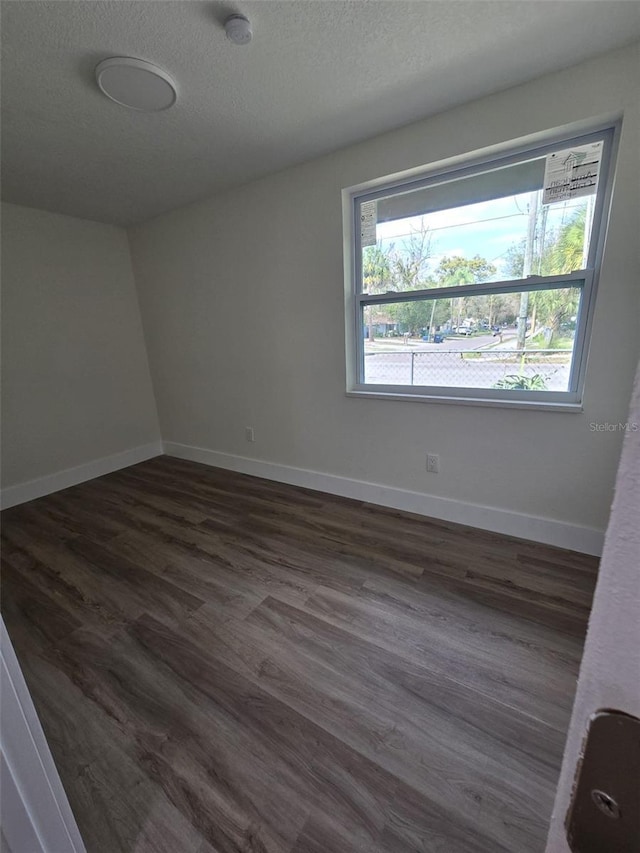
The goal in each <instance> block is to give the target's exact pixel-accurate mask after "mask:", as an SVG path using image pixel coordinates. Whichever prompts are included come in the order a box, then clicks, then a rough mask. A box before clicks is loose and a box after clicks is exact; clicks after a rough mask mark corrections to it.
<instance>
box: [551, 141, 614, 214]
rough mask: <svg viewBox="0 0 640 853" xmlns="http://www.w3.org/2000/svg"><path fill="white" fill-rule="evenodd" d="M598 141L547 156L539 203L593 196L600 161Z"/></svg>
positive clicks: (599, 143)
mask: <svg viewBox="0 0 640 853" xmlns="http://www.w3.org/2000/svg"><path fill="white" fill-rule="evenodd" d="M602 147H603V143H602V142H592V143H591V144H589V145H578V146H576V147H575V148H567V149H566V150H565V151H554V153H553V154H548V155H547V158H546V162H545V167H544V184H543V193H542V203H543V204H551V203H552V202H554V201H564V200H565V199H568V198H580V197H581V196H586V195H595V192H596V190H597V188H598V176H599V174H600V163H601V161H602Z"/></svg>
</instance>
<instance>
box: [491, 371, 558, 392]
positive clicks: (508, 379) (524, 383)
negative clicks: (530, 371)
mask: <svg viewBox="0 0 640 853" xmlns="http://www.w3.org/2000/svg"><path fill="white" fill-rule="evenodd" d="M493 387H494V388H509V389H511V390H514V391H546V390H547V383H546V382H545V381H544V376H542V375H541V374H540V373H535V374H534V375H533V376H519V375H517V374H512V375H511V376H505V377H504V379H500V380H499V381H498V382H496V384H495V385H494V386H493Z"/></svg>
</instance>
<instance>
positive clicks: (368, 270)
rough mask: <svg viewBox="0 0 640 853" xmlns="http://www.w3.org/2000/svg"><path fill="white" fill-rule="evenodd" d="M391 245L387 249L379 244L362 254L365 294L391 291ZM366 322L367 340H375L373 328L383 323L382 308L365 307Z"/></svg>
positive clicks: (368, 247) (367, 248)
mask: <svg viewBox="0 0 640 853" xmlns="http://www.w3.org/2000/svg"><path fill="white" fill-rule="evenodd" d="M392 251H393V244H391V246H390V247H389V248H387V249H383V248H382V244H381V243H377V244H376V245H375V246H367V247H366V248H365V249H364V250H363V252H362V286H363V289H364V291H365V292H366V293H386V292H387V291H388V290H391V289H392V283H393V276H392V273H391V260H390V254H391V252H392ZM365 314H366V316H365V319H366V322H367V326H368V338H369V340H370V341H374V340H375V326H376V324H377V323H381V322H383V317H384V316H385V313H384V306H383V305H369V306H367V309H366V312H365Z"/></svg>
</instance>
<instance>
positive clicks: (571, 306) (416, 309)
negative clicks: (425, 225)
mask: <svg viewBox="0 0 640 853" xmlns="http://www.w3.org/2000/svg"><path fill="white" fill-rule="evenodd" d="M580 298H581V288H579V287H571V288H558V289H554V290H551V289H550V290H545V291H537V292H534V291H529V292H527V291H525V292H523V293H507V294H504V293H503V294H483V295H479V296H469V297H464V298H453V299H428V300H427V299H423V300H416V301H411V302H396V303H392V304H389V305H367V306H365V307H364V308H363V312H362V324H363V329H362V332H363V362H364V382H365V384H374V385H421V386H431V387H433V386H437V387H452V388H483V389H487V388H507V389H513V390H520V391H525V392H526V391H568V390H570V389H569V378H570V371H571V362H572V358H573V347H574V338H575V330H576V323H577V319H578V312H579V307H580ZM525 317H526V320H525V319H524V318H525ZM520 318H522V319H520Z"/></svg>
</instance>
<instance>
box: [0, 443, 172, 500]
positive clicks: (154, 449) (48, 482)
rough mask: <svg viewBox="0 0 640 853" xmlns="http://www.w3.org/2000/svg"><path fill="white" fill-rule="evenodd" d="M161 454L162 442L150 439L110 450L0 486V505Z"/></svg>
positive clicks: (57, 488) (117, 469)
mask: <svg viewBox="0 0 640 853" xmlns="http://www.w3.org/2000/svg"><path fill="white" fill-rule="evenodd" d="M161 455H162V442H160V441H153V442H151V444H143V445H141V446H140V447H133V448H131V450H123V451H122V453H114V454H113V455H112V456H103V457H102V458H100V459H94V460H92V461H91V462H86V463H85V464H84V465H78V466H77V467H75V468H66V469H65V470H64V471H58V472H57V473H56V474H49V475H48V476H46V477H39V478H38V479H37V480H29V481H28V482H26V483H18V485H16V486H9V487H8V488H6V489H2V492H0V508H2V509H8V508H9V507H10V506H16V505H17V504H23V503H26V502H27V501H32V500H35V498H41V497H43V496H44V495H50V494H53V492H59V491H61V490H62V489H68V488H69V486H77V485H78V483H84V482H86V481H87V480H93V479H94V478H95V477H102V475H103V474H111V473H112V471H119V470H120V468H128V467H129V465H136V464H137V463H138V462H144V461H146V460H147V459H152V458H153V457H154V456H161Z"/></svg>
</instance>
